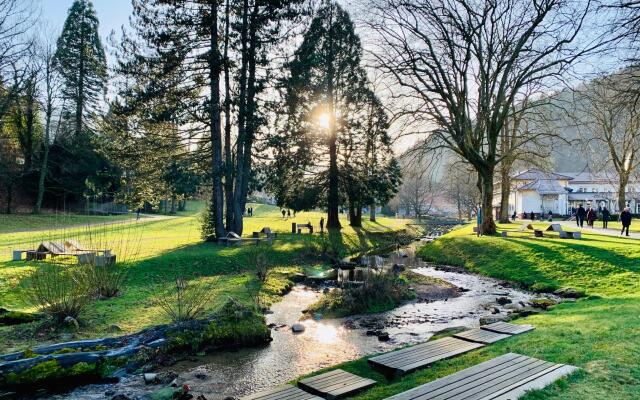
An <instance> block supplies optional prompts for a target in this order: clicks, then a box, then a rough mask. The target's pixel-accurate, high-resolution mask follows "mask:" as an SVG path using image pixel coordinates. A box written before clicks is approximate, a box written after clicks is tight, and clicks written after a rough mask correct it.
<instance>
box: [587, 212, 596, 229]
mask: <svg viewBox="0 0 640 400" xmlns="http://www.w3.org/2000/svg"><path fill="white" fill-rule="evenodd" d="M595 220H596V211H595V210H594V209H593V207H589V211H587V226H589V227H591V228H593V222H594V221H595Z"/></svg>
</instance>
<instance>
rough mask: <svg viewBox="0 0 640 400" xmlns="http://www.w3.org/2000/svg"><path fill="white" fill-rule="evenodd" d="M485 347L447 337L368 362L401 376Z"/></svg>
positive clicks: (480, 344)
mask: <svg viewBox="0 0 640 400" xmlns="http://www.w3.org/2000/svg"><path fill="white" fill-rule="evenodd" d="M480 347H484V344H482V343H475V342H470V341H466V340H462V339H457V338H453V337H446V338H442V339H438V340H434V341H432V342H427V343H422V344H419V345H417V346H411V347H407V348H404V349H401V350H396V351H392V352H390V353H385V354H382V355H379V356H376V357H373V358H370V359H369V360H367V361H368V362H369V364H371V365H372V366H373V367H376V368H378V369H379V370H381V371H382V372H384V373H386V374H388V375H394V376H401V375H404V374H407V373H409V372H411V371H415V370H416V369H419V368H424V367H426V366H428V365H430V364H433V363H434V362H436V361H440V360H444V359H446V358H451V357H453V356H457V355H459V354H462V353H466V352H468V351H471V350H475V349H478V348H480Z"/></svg>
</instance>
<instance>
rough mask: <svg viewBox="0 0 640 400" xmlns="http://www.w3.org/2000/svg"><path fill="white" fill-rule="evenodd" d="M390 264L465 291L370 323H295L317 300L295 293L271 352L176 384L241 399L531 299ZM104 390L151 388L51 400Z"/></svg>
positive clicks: (187, 372) (196, 363) (215, 357)
mask: <svg viewBox="0 0 640 400" xmlns="http://www.w3.org/2000/svg"><path fill="white" fill-rule="evenodd" d="M394 257H396V258H397V260H394V261H397V262H400V261H404V262H403V263H404V264H405V265H411V266H417V267H418V268H416V269H415V271H416V272H418V273H421V274H425V275H429V276H434V277H438V278H442V279H444V280H446V281H449V282H451V283H453V284H454V285H456V286H458V287H463V288H465V290H466V292H464V293H462V294H461V295H460V296H459V297H455V298H449V299H447V300H442V301H433V302H426V303H424V302H422V303H421V302H413V303H409V304H406V305H403V306H401V307H398V308H396V309H395V310H392V311H389V312H386V313H381V314H377V315H373V316H356V317H351V318H347V319H332V320H321V321H314V320H305V321H299V319H300V317H301V316H302V311H303V310H304V309H306V308H307V307H308V306H309V305H311V304H312V303H314V302H315V301H317V300H318V299H319V298H320V296H321V293H320V292H319V291H316V290H310V289H306V288H304V287H303V286H296V287H295V288H294V289H293V290H292V291H291V292H290V293H289V294H288V295H286V296H285V297H284V298H283V299H282V301H281V302H279V303H277V304H274V305H273V307H272V313H270V314H268V315H267V316H266V319H267V323H269V324H272V325H271V326H273V329H272V336H273V342H272V343H271V344H270V345H268V346H265V347H262V348H258V349H255V348H254V349H242V350H239V351H233V352H231V351H222V352H217V353H215V354H211V355H207V356H205V357H198V358H194V359H191V360H188V361H183V362H180V363H179V364H177V365H174V366H172V367H171V368H170V369H171V370H173V371H176V372H179V374H180V381H181V382H184V383H186V384H188V385H189V386H190V387H191V388H192V390H193V392H194V393H196V394H204V395H205V396H206V397H207V398H208V399H222V398H224V397H226V396H242V395H246V394H249V393H254V392H256V391H259V390H261V389H264V388H268V387H271V386H274V385H278V384H282V383H284V382H287V381H289V380H292V379H294V378H296V377H297V376H299V375H303V374H307V373H310V372H313V371H316V370H318V369H321V368H325V367H329V366H332V365H335V364H338V363H341V362H344V361H349V360H353V359H357V358H359V357H362V356H365V355H369V354H373V353H379V352H384V351H388V350H390V349H393V348H395V347H398V346H402V345H406V344H410V343H416V342H422V341H425V340H427V339H428V338H429V337H430V336H431V335H432V334H433V333H434V332H437V331H439V330H441V329H444V328H449V327H454V326H467V327H473V326H477V325H478V318H479V317H480V316H481V315H484V314H486V313H487V310H486V306H487V305H488V304H490V303H493V302H494V301H495V299H496V297H497V296H505V295H506V296H509V297H510V298H511V299H512V300H513V301H514V302H518V301H526V300H527V299H529V298H530V295H529V294H528V293H524V292H519V291H517V290H513V289H510V288H506V287H503V286H501V285H500V284H499V283H498V282H497V281H495V280H493V279H489V278H485V277H482V276H475V275H467V274H460V273H456V272H445V271H438V270H436V269H434V268H431V267H428V266H425V264H424V263H422V262H421V261H419V260H415V259H414V258H413V255H412V254H409V255H406V254H404V253H399V254H396V255H395V256H394ZM414 262H415V264H414ZM297 322H300V323H302V324H303V325H304V326H305V331H304V332H303V333H300V334H294V333H293V332H292V331H291V325H293V324H294V323H297ZM377 324H379V325H380V326H382V327H383V329H384V330H385V331H386V332H388V333H389V334H390V337H391V340H390V341H389V342H380V341H378V339H377V337H375V336H367V335H366V330H368V329H371V328H370V326H372V325H377ZM108 389H109V390H115V391H117V393H126V394H129V395H130V396H132V397H134V396H137V395H140V394H143V393H146V392H148V391H149V390H150V389H152V388H150V387H149V386H145V385H144V384H143V383H142V379H141V378H140V377H131V378H127V379H125V380H124V381H123V382H121V383H119V384H117V385H115V386H113V385H112V386H107V385H92V386H88V387H84V388H79V389H77V390H75V391H73V392H72V393H69V394H66V395H59V396H55V397H53V398H56V399H81V400H93V399H104V392H105V390H108Z"/></svg>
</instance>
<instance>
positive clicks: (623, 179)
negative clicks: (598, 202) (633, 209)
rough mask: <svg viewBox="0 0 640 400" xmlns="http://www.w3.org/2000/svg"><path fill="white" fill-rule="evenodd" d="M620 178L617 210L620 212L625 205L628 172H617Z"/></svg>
mask: <svg viewBox="0 0 640 400" xmlns="http://www.w3.org/2000/svg"><path fill="white" fill-rule="evenodd" d="M618 176H619V177H620V180H619V182H618V211H619V212H622V210H624V209H625V208H626V207H627V194H626V191H627V184H628V183H629V174H628V173H624V172H623V173H618Z"/></svg>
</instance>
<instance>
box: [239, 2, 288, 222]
mask: <svg viewBox="0 0 640 400" xmlns="http://www.w3.org/2000/svg"><path fill="white" fill-rule="evenodd" d="M258 12H259V10H258V2H257V1H256V2H254V3H253V10H252V12H251V17H250V21H249V50H248V54H247V56H248V79H247V106H246V111H247V117H246V119H245V124H246V128H245V137H244V151H243V154H244V157H243V160H242V176H243V179H242V186H241V187H240V188H238V187H236V191H238V190H239V191H240V196H239V200H240V207H241V209H242V210H243V211H244V210H245V209H246V205H247V196H248V194H249V181H250V178H251V167H252V149H253V140H254V138H255V134H256V130H257V122H256V121H257V119H256V112H257V110H256V62H257V55H256V52H257V46H258V37H257V31H256V30H257V26H256V24H257V21H256V18H257V15H258ZM294 214H295V211H294ZM234 226H235V227H236V233H238V234H241V233H242V232H243V231H244V213H243V214H242V215H241V216H240V219H239V220H236V219H235V218H234Z"/></svg>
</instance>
